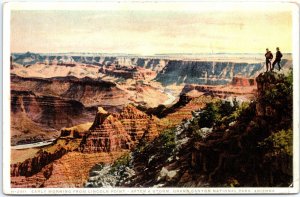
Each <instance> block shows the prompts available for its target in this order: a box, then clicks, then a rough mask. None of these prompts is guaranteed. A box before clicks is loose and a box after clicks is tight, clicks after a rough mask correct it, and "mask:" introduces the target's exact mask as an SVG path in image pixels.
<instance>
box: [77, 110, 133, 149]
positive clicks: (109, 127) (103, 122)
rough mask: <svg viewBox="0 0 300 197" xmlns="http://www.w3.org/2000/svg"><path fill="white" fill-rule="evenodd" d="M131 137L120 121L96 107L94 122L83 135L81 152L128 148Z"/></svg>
mask: <svg viewBox="0 0 300 197" xmlns="http://www.w3.org/2000/svg"><path fill="white" fill-rule="evenodd" d="M130 142H131V139H130V136H129V135H128V133H127V132H126V130H125V129H124V127H123V125H122V123H121V122H120V121H119V120H118V119H117V118H116V117H114V116H113V115H112V114H110V113H108V112H107V111H105V110H104V109H103V108H102V107H99V108H98V112H97V115H96V117H95V120H94V123H93V125H92V126H91V128H90V129H89V132H88V134H86V135H85V136H84V137H83V140H82V143H81V146H80V150H81V151H82V152H86V153H91V152H112V151H117V150H120V149H129V148H130V147H131V144H130Z"/></svg>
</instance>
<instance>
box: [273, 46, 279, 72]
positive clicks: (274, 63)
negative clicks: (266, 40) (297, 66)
mask: <svg viewBox="0 0 300 197" xmlns="http://www.w3.org/2000/svg"><path fill="white" fill-rule="evenodd" d="M276 51H277V52H276V57H275V60H274V62H273V64H272V69H271V71H272V70H274V67H275V65H276V64H278V70H279V71H280V69H281V66H280V61H281V58H282V53H281V52H280V50H279V47H276Z"/></svg>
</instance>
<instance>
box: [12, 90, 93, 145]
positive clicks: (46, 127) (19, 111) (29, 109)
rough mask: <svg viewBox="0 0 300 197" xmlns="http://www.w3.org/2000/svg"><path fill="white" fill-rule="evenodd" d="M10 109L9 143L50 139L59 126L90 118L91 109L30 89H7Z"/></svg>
mask: <svg viewBox="0 0 300 197" xmlns="http://www.w3.org/2000/svg"><path fill="white" fill-rule="evenodd" d="M11 113H12V116H11V123H12V124H11V135H12V144H20V143H33V142H35V141H42V140H47V139H52V138H53V137H54V136H55V135H56V136H57V134H58V133H57V131H58V130H60V128H62V127H69V126H73V125H76V124H80V123H84V122H87V121H91V120H92V119H93V111H92V110H88V109H86V108H85V107H84V106H83V105H82V103H80V102H78V101H74V100H66V99H62V98H60V97H54V96H39V95H36V94H34V93H33V92H31V91H15V90H12V91H11ZM33 138H35V140H34V139H33Z"/></svg>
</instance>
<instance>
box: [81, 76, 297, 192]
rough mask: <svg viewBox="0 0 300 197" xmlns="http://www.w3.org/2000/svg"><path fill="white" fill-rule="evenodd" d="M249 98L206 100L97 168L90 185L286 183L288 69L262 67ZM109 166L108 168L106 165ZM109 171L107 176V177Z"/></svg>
mask: <svg viewBox="0 0 300 197" xmlns="http://www.w3.org/2000/svg"><path fill="white" fill-rule="evenodd" d="M256 81H257V85H258V97H257V100H256V101H254V102H250V103H244V104H242V105H238V104H237V103H234V104H233V105H232V104H230V102H221V101H219V102H216V103H211V104H207V106H206V107H205V108H204V109H202V110H200V111H196V112H193V118H192V119H190V120H187V121H184V122H183V123H182V124H181V125H180V126H178V127H177V128H175V129H173V130H167V131H165V132H163V133H162V134H161V135H160V136H159V137H158V138H156V139H155V140H154V141H153V142H151V143H149V144H147V143H146V144H140V145H139V146H138V148H137V149H136V150H135V151H134V152H133V153H132V154H130V155H129V156H128V157H126V159H122V160H120V161H116V162H115V164H113V165H111V166H107V165H106V166H104V167H102V168H100V169H97V170H98V172H99V173H98V174H97V175H94V176H93V177H91V178H90V179H89V181H88V182H87V184H86V185H87V186H89V187H99V186H122V187H124V186H126V187H171V186H172V187H207V186H210V187H211V186H215V187H216V186H223V187H224V186H225V187H228V186H229V187H233V186H234V187H238V186H241V187H274V186H277V187H287V186H289V185H291V184H292V180H293V179H292V178H293V177H292V174H293V173H292V169H293V168H292V163H293V157H292V155H293V154H292V113H291V112H292V103H293V101H292V87H293V86H292V74H290V75H289V76H287V77H285V76H283V75H281V74H276V73H270V72H269V73H262V74H260V75H259V76H258V77H257V79H256ZM107 168H109V169H110V170H107ZM107 176H109V177H110V179H112V180H111V181H110V182H108V180H107V179H106V178H105V177H107Z"/></svg>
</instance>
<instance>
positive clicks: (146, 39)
mask: <svg viewBox="0 0 300 197" xmlns="http://www.w3.org/2000/svg"><path fill="white" fill-rule="evenodd" d="M292 7H293V6H292V5H289V4H288V5H287V4H280V3H278V4H275V3H273V4H258V5H253V4H241V5H237V4H232V5H227V4H226V5H223V4H218V5H213V4H188V3H185V4H176V3H168V4H157V3H156V4H153V3H144V4H143V3H131V4H130V5H125V4H122V3H117V4H109V5H106V4H105V5H104V4H102V5H101V4H100V5H99V4H97V5H96V6H90V7H87V8H86V7H84V8H85V9H83V7H81V6H77V7H76V6H75V8H74V7H72V8H70V7H64V6H62V7H59V8H58V7H57V6H56V7H53V6H52V7H51V6H50V8H49V7H48V8H47V9H45V6H42V7H38V6H37V7H36V8H34V9H28V7H26V6H24V7H22V6H19V7H18V8H15V9H13V10H12V12H11V51H12V52H26V51H31V52H40V53H60V52H90V53H128V54H142V55H154V54H169V53H263V52H265V49H266V48H267V47H268V48H270V49H271V50H272V51H275V48H276V47H277V46H278V47H280V48H281V51H282V52H291V51H292ZM66 9H67V10H66Z"/></svg>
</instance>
